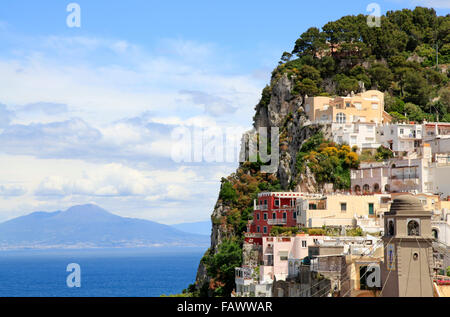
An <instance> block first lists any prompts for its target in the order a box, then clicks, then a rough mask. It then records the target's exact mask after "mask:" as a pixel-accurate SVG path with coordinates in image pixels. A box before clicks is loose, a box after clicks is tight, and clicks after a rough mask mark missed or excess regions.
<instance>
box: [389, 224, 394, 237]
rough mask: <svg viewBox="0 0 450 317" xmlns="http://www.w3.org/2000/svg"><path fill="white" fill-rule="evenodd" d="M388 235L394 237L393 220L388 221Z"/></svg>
mask: <svg viewBox="0 0 450 317" xmlns="http://www.w3.org/2000/svg"><path fill="white" fill-rule="evenodd" d="M388 235H389V236H393V235H395V228H394V220H389V222H388Z"/></svg>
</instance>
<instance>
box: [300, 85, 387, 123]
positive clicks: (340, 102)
mask: <svg viewBox="0 0 450 317" xmlns="http://www.w3.org/2000/svg"><path fill="white" fill-rule="evenodd" d="M305 112H306V114H307V115H308V117H309V119H310V120H311V121H313V122H323V123H355V122H373V123H376V124H379V123H388V122H391V117H390V115H389V114H388V113H386V112H385V111H384V94H383V93H382V92H381V91H378V90H368V91H365V92H362V93H358V94H351V95H349V96H347V97H335V98H331V97H322V96H319V97H306V98H305Z"/></svg>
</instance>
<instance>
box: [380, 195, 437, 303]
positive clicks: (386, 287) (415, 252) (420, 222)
mask: <svg viewBox="0 0 450 317" xmlns="http://www.w3.org/2000/svg"><path fill="white" fill-rule="evenodd" d="M384 232H385V233H384V236H383V238H382V240H383V244H384V263H382V265H381V280H382V284H381V285H382V286H383V288H382V292H381V296H383V297H405V296H406V297H431V296H433V280H432V269H431V263H432V256H433V250H432V247H431V241H432V233H431V213H430V212H428V211H425V210H424V209H423V207H422V204H421V202H420V200H419V199H417V198H416V197H414V196H412V195H401V196H398V197H397V198H395V199H394V201H393V203H392V205H391V209H390V211H389V212H386V213H385V214H384Z"/></svg>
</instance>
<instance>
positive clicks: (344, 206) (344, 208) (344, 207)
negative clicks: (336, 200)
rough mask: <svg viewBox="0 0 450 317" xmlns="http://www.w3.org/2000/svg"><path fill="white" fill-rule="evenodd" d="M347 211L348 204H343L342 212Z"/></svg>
mask: <svg viewBox="0 0 450 317" xmlns="http://www.w3.org/2000/svg"><path fill="white" fill-rule="evenodd" d="M346 211H347V203H341V212H346Z"/></svg>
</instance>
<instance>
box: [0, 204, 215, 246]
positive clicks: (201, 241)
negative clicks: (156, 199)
mask: <svg viewBox="0 0 450 317" xmlns="http://www.w3.org/2000/svg"><path fill="white" fill-rule="evenodd" d="M207 243H208V236H206V235H200V234H192V233H187V232H183V231H180V230H177V229H176V228H173V227H171V226H168V225H164V224H160V223H157V222H154V221H150V220H145V219H138V218H126V217H121V216H118V215H115V214H112V213H110V212H108V211H107V210H105V209H103V208H101V207H99V206H97V205H93V204H87V205H76V206H72V207H70V208H68V209H67V210H64V211H60V210H59V211H53V212H44V211H37V212H32V213H30V214H28V215H25V216H21V217H17V218H14V219H11V220H8V221H5V222H3V223H0V249H28V248H33V249H51V248H76V247H79V248H102V247H118V248H129V247H155V246H159V247H161V246H206V245H207Z"/></svg>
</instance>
